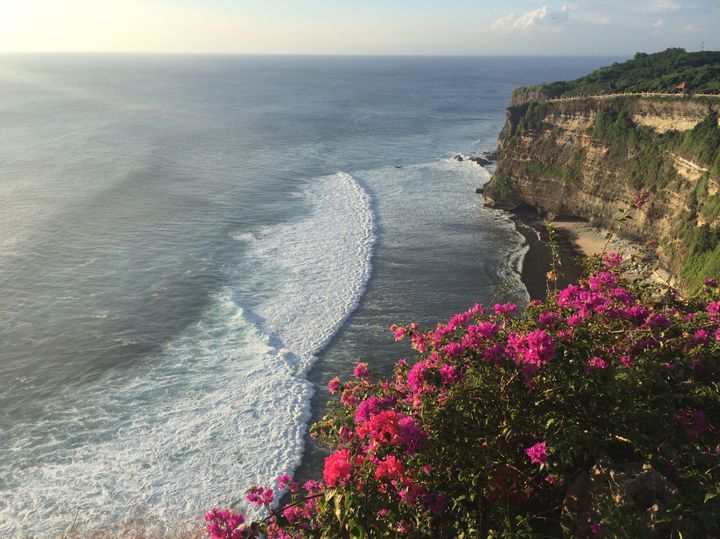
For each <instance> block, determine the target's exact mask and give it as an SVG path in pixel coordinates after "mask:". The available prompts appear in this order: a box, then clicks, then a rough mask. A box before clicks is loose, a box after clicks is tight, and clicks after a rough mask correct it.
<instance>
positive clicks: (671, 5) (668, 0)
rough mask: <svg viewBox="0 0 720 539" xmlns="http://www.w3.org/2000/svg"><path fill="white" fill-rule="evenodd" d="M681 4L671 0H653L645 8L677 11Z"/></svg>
mask: <svg viewBox="0 0 720 539" xmlns="http://www.w3.org/2000/svg"><path fill="white" fill-rule="evenodd" d="M681 7H682V6H681V5H680V4H678V3H677V2H674V1H673V0H653V1H652V2H650V3H649V4H648V5H647V6H646V8H645V9H647V10H648V11H663V12H664V11H677V10H679V9H680V8H681Z"/></svg>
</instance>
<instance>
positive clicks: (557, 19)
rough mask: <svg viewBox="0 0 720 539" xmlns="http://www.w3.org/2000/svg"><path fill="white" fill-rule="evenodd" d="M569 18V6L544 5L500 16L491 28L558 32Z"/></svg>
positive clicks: (506, 30)
mask: <svg viewBox="0 0 720 539" xmlns="http://www.w3.org/2000/svg"><path fill="white" fill-rule="evenodd" d="M569 18H570V17H569V8H568V6H563V7H562V8H560V9H559V10H558V9H551V8H549V7H547V6H543V7H541V8H538V9H534V10H532V11H528V12H527V13H523V14H522V15H515V14H511V15H508V16H506V17H500V18H499V19H497V20H496V21H495V22H494V23H492V24H491V25H490V29H491V30H494V31H496V32H508V31H518V32H522V33H528V32H531V31H533V30H538V31H544V32H557V31H559V30H561V29H562V28H563V26H564V23H565V22H566V21H567V20H568V19H569Z"/></svg>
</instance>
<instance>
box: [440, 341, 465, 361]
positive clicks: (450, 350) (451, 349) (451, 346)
mask: <svg viewBox="0 0 720 539" xmlns="http://www.w3.org/2000/svg"><path fill="white" fill-rule="evenodd" d="M442 350H443V352H445V353H446V354H447V355H448V357H457V356H461V355H463V354H464V353H465V347H464V346H463V345H462V344H460V343H458V342H451V343H448V344H446V345H445V346H443V349H442Z"/></svg>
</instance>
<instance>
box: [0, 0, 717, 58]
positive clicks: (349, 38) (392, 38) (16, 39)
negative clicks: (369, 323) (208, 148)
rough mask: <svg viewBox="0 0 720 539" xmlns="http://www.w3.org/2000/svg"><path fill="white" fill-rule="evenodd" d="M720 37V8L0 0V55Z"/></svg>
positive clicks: (441, 47)
mask: <svg viewBox="0 0 720 539" xmlns="http://www.w3.org/2000/svg"><path fill="white" fill-rule="evenodd" d="M719 29H720V0H687V1H685V0H575V1H565V2H553V1H549V0H497V1H489V0H445V1H442V0H0V52H69V51H73V52H77V51H88V52H158V53H170V52H178V53H243V54H399V55H402V54H419V55H428V54H429V55H436V54H437V55H441V54H461V55H528V54H548V55H556V54H569V55H631V54H633V53H635V52H637V51H643V52H655V51H659V50H664V49H666V48H668V47H683V48H685V49H687V50H690V51H694V50H700V48H701V47H702V46H703V42H704V47H705V50H718V49H720V30H719Z"/></svg>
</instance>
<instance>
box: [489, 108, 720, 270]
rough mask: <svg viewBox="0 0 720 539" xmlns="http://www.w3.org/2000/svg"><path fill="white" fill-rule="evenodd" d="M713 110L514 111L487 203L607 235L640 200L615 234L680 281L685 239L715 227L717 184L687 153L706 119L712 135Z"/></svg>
mask: <svg viewBox="0 0 720 539" xmlns="http://www.w3.org/2000/svg"><path fill="white" fill-rule="evenodd" d="M518 97H519V96H518ZM523 97H527V96H523ZM718 110H720V99H712V98H687V97H677V98H652V97H650V98H645V97H619V98H595V99H592V98H588V99H577V100H569V101H546V102H530V103H524V104H520V105H515V106H511V107H510V108H509V109H508V111H507V118H506V124H505V127H504V128H503V131H502V133H501V136H500V141H499V142H500V154H499V162H498V167H497V171H496V173H495V175H494V177H493V179H492V180H491V181H490V183H488V185H487V186H486V187H485V190H484V196H485V203H486V204H487V205H490V206H493V207H499V208H504V209H514V208H516V207H518V206H520V205H523V204H524V205H529V206H533V207H536V208H537V209H539V210H544V211H549V212H552V213H554V214H556V215H557V216H577V217H583V218H586V219H588V220H589V221H590V222H591V223H593V224H596V225H598V226H604V227H609V226H611V225H612V224H613V221H614V220H615V219H616V218H617V217H618V215H619V212H621V211H623V210H624V209H625V208H627V205H628V203H629V202H630V201H632V200H633V197H634V196H635V194H636V193H637V192H638V191H641V192H644V193H646V194H647V196H648V200H647V203H646V205H645V206H644V207H643V209H642V210H641V211H639V212H637V213H636V214H635V215H634V216H633V220H631V221H628V222H625V223H623V226H622V227H621V230H620V234H621V235H624V236H625V237H628V238H629V239H634V240H642V241H647V240H648V239H654V240H656V241H658V242H659V250H658V255H659V256H660V259H661V261H662V262H663V263H664V264H665V265H666V266H667V267H668V268H669V269H671V271H673V273H676V274H680V273H681V269H682V268H681V265H682V260H681V259H682V258H683V257H678V256H677V255H678V254H679V253H685V251H686V249H685V248H684V247H683V245H682V242H683V241H687V239H688V238H687V236H688V230H690V231H691V232H692V229H693V228H697V227H699V226H701V225H703V224H706V225H707V227H706V228H708V227H709V228H710V229H711V230H715V229H717V228H718V227H720V211H717V210H719V209H720V208H715V206H716V205H718V206H720V200H719V199H718V198H719V197H718V196H717V195H718V191H719V190H720V177H719V176H720V175H717V174H716V170H715V168H713V166H712V162H711V163H709V164H708V163H705V162H701V160H699V159H696V158H695V156H694V155H693V152H689V151H688V148H693V146H692V145H691V144H690V142H692V140H693V139H692V138H691V137H694V136H695V131H698V130H699V129H697V128H696V126H699V125H701V124H702V122H705V123H707V122H708V118H711V121H712V122H714V123H715V125H714V126H711V127H710V128H711V129H712V128H715V129H717V117H716V116H713V113H714V112H717V111H718ZM702 125H705V124H702ZM688 133H690V134H688ZM688 141H690V142H688ZM685 254H687V253H685Z"/></svg>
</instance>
